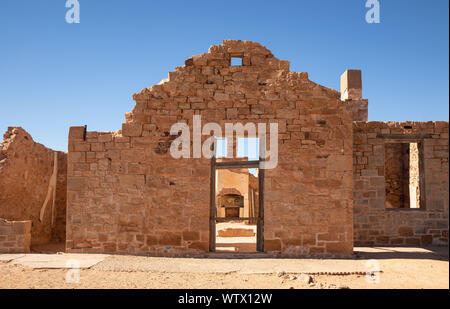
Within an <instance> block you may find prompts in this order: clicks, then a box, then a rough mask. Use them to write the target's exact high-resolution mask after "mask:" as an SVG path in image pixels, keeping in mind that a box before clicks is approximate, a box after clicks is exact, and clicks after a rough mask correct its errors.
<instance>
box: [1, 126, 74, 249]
mask: <svg viewBox="0 0 450 309" xmlns="http://www.w3.org/2000/svg"><path fill="white" fill-rule="evenodd" d="M55 153H56V156H57V162H58V168H57V170H58V174H57V177H56V195H55V205H54V212H53V213H54V214H56V215H55V218H54V224H53V228H52V222H51V220H52V215H51V214H52V206H53V192H50V194H49V185H50V182H51V177H52V174H53V171H54V162H55ZM66 165H67V154H66V153H64V152H55V151H53V150H51V149H48V148H46V147H45V146H43V145H41V144H39V143H36V142H34V141H33V139H32V137H31V136H30V134H28V133H27V132H26V131H25V130H24V129H22V128H20V127H10V128H8V130H7V131H6V133H5V134H4V141H3V143H2V144H1V148H0V218H3V219H6V220H9V221H24V220H27V221H31V244H32V245H40V244H46V243H49V242H60V241H64V240H65V213H66V175H67V167H66ZM46 197H48V199H49V200H48V203H47V207H46V210H45V212H44V216H43V220H42V222H41V221H40V220H39V217H40V212H41V209H42V206H43V204H44V201H45V200H46Z"/></svg>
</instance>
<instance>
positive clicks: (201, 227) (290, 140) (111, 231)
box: [66, 41, 353, 255]
mask: <svg viewBox="0 0 450 309" xmlns="http://www.w3.org/2000/svg"><path fill="white" fill-rule="evenodd" d="M232 56H234V57H242V63H243V66H230V58H231V57H232ZM339 97H340V94H339V93H338V92H336V91H334V90H331V89H328V88H325V87H322V86H320V85H318V84H315V83H314V82H312V81H310V80H309V79H308V75H307V73H296V72H290V71H289V62H288V61H282V60H278V59H277V58H275V57H274V56H273V55H272V53H271V52H270V51H269V50H267V49H266V48H265V47H263V46H261V45H259V44H258V43H252V42H241V41H224V42H223V44H222V45H218V46H212V47H211V48H210V50H209V52H208V53H206V54H202V55H198V56H194V57H192V58H189V59H188V60H186V62H185V66H183V67H178V68H176V69H175V71H174V72H170V73H169V78H168V79H166V80H164V81H162V82H161V83H160V84H158V85H154V86H152V87H151V88H148V89H143V90H142V92H140V93H137V94H135V95H134V100H135V101H136V105H135V107H134V109H133V111H132V112H131V113H129V114H126V122H125V123H124V124H123V126H122V130H121V131H120V132H116V133H105V132H84V128H83V127H72V128H71V130H70V134H69V157H68V184H67V186H68V197H67V198H68V205H67V206H68V209H67V211H68V222H67V244H66V246H67V250H68V251H69V252H128V253H152V254H165V255H168V254H188V253H195V252H204V251H207V250H208V246H209V217H210V206H209V204H210V177H211V175H210V160H208V159H204V158H201V159H192V158H191V159H173V158H172V157H171V155H170V153H169V151H168V149H169V147H170V142H171V141H172V140H173V139H174V138H175V136H170V134H169V130H170V127H171V126H172V125H173V124H174V123H176V122H181V121H184V122H186V123H188V124H190V128H191V131H192V117H193V115H194V114H197V115H201V116H202V121H203V124H204V123H206V122H217V123H219V124H220V125H221V126H222V130H223V131H224V123H226V122H232V123H235V122H242V123H246V122H250V121H251V122H255V123H270V122H277V123H278V124H279V141H278V144H279V162H278V166H277V167H276V168H275V169H272V170H266V171H265V182H264V196H265V205H264V211H265V220H264V248H265V251H268V252H282V253H283V254H291V255H308V254H324V253H342V254H349V253H352V250H353V246H352V244H353V208H352V204H353V201H352V199H353V177H352V175H353V172H352V151H353V148H352V144H353V136H352V134H353V130H352V111H351V108H350V107H349V106H348V104H346V103H345V102H342V101H340V99H339ZM191 133H192V132H191ZM205 138H206V137H205Z"/></svg>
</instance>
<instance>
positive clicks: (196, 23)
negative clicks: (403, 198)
mask: <svg viewBox="0 0 450 309" xmlns="http://www.w3.org/2000/svg"><path fill="white" fill-rule="evenodd" d="M379 2H380V4H381V23H380V24H367V23H366V22H365V14H366V11H367V9H366V8H365V0H345V1H336V0H314V1H313V0H308V1H306V0H292V1H283V0H279V1H270V2H269V1H263V0H259V1H256V0H245V1H234V0H228V1H213V0H208V1H149V0H127V1H119V0H110V1H107V0H95V1H93V0H79V3H80V13H81V14H80V23H79V24H67V23H66V21H65V15H66V12H67V10H68V9H67V8H66V7H65V0H45V1H31V0H28V1H27V0H1V1H0V131H1V132H4V131H5V130H6V128H7V127H8V126H22V127H23V128H24V129H26V130H27V131H28V132H30V133H31V134H32V136H33V138H34V139H35V140H36V141H38V142H40V143H43V144H45V145H46V146H48V147H51V148H54V149H58V150H66V149H67V134H68V129H69V127H70V126H75V125H87V126H88V130H89V131H115V130H117V129H120V128H121V124H122V122H124V114H125V113H126V112H129V111H131V110H132V108H133V105H134V102H133V100H132V94H133V93H135V92H139V91H140V90H141V89H142V88H144V87H149V86H151V85H152V84H155V83H158V82H159V81H160V80H161V79H163V78H166V77H167V72H168V71H173V70H174V68H175V66H181V65H183V64H184V60H185V59H187V58H189V57H190V56H192V55H195V54H200V53H204V52H207V51H208V48H209V46H210V45H213V44H220V43H221V42H222V40H224V39H241V40H251V41H257V42H260V43H262V44H263V45H265V46H267V48H268V49H270V50H271V51H272V52H273V53H274V55H275V56H276V57H278V58H280V59H286V60H289V61H290V62H291V70H293V71H299V72H305V71H306V72H309V77H310V79H311V80H313V81H315V82H317V83H320V84H322V85H324V86H327V87H331V88H334V89H337V90H339V77H340V75H341V74H342V72H344V71H345V70H346V69H348V68H352V69H362V70H363V96H364V97H365V98H367V99H369V120H382V121H386V120H392V121H404V120H416V121H427V120H448V111H449V88H448V82H449V63H448V59H449V41H448V36H449V20H448V11H449V7H448V6H449V1H448V0H433V1H420V0H395V1H392V0H379Z"/></svg>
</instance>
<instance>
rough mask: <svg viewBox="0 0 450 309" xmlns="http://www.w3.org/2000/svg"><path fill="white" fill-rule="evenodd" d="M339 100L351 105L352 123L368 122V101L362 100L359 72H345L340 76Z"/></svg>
mask: <svg viewBox="0 0 450 309" xmlns="http://www.w3.org/2000/svg"><path fill="white" fill-rule="evenodd" d="M341 100H342V101H346V102H348V103H349V104H350V105H351V107H352V111H353V120H354V121H367V120H368V100H365V99H363V98H362V79H361V70H347V71H345V72H344V74H342V75H341Z"/></svg>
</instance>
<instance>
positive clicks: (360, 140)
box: [353, 121, 449, 245]
mask: <svg viewBox="0 0 450 309" xmlns="http://www.w3.org/2000/svg"><path fill="white" fill-rule="evenodd" d="M448 129H449V125H448V122H444V121H437V122H387V123H386V122H375V121H373V122H355V125H354V146H353V147H354V156H353V164H354V178H355V181H354V184H355V190H354V211H355V218H354V220H355V224H354V229H355V245H431V244H447V245H448V206H449V205H448V204H449V193H448V185H449V175H448V171H449V169H448V156H449V149H448ZM409 141H410V142H419V143H422V144H423V148H422V152H423V171H422V173H423V178H422V179H423V181H424V184H423V188H424V192H420V195H421V198H420V199H421V201H420V202H421V203H422V205H421V208H419V209H412V208H392V207H393V206H396V207H398V206H399V205H398V204H401V203H400V199H401V198H400V197H399V194H398V193H397V194H395V193H394V195H393V196H391V197H390V201H389V199H388V201H387V200H386V189H387V188H388V189H389V188H392V186H393V185H392V183H391V181H388V183H387V184H386V177H387V175H389V179H391V180H392V179H394V180H395V177H393V176H392V173H391V172H392V171H394V176H396V175H398V174H399V173H400V171H399V167H398V166H392V163H390V166H389V168H388V169H386V160H385V154H386V153H387V154H388V158H389V156H390V155H391V154H392V152H401V151H402V150H401V148H402V144H401V143H400V142H403V143H404V142H409ZM392 143H397V144H392ZM392 145H394V146H396V148H394V149H391V148H392ZM405 145H407V146H408V147H409V145H408V144H405ZM387 148H388V151H387ZM403 148H405V147H403ZM389 149H391V150H389ZM400 168H401V167H400ZM386 173H387V174H386ZM390 173H391V174H390ZM415 173H417V172H415ZM416 177H417V176H416ZM397 178H398V177H397ZM415 181H417V180H416V179H415ZM392 182H400V180H399V179H397V180H396V181H392ZM406 185H407V184H406ZM399 190H400V189H396V191H397V192H398V191H399ZM388 191H389V190H388ZM391 191H394V189H391ZM422 195H423V196H422ZM392 204H394V205H392Z"/></svg>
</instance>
